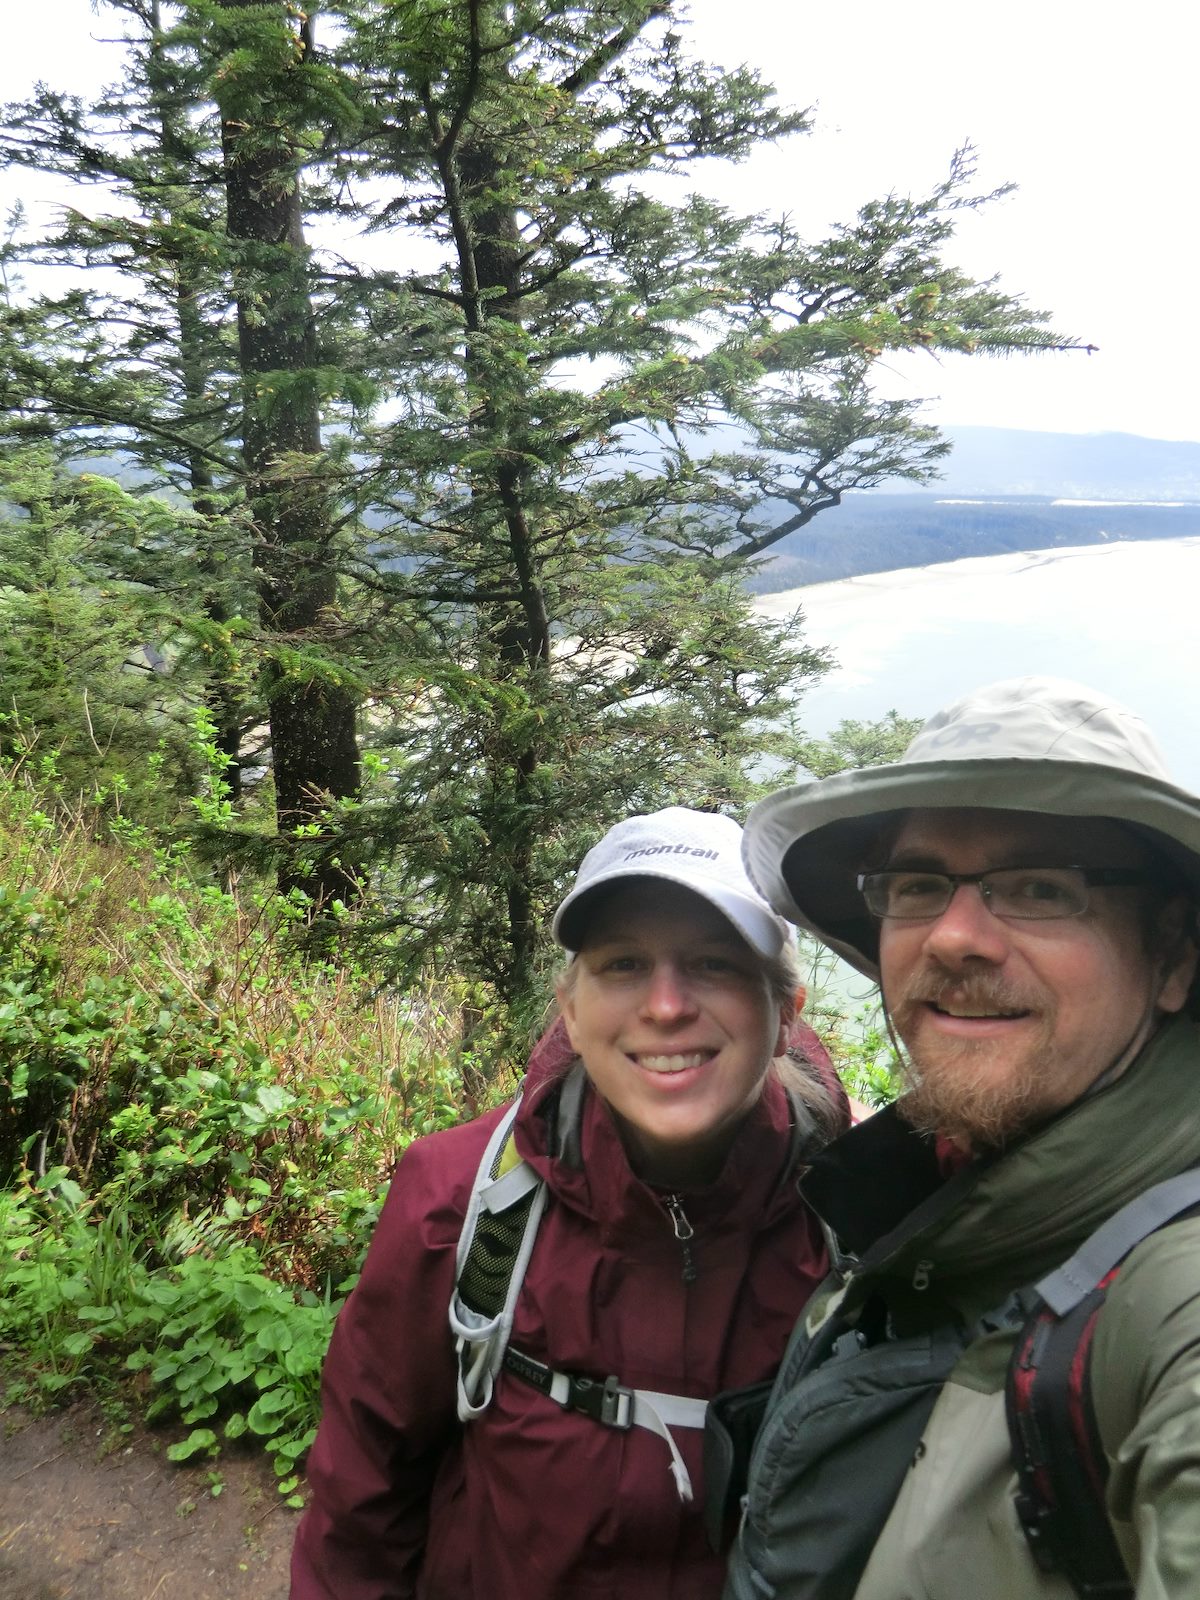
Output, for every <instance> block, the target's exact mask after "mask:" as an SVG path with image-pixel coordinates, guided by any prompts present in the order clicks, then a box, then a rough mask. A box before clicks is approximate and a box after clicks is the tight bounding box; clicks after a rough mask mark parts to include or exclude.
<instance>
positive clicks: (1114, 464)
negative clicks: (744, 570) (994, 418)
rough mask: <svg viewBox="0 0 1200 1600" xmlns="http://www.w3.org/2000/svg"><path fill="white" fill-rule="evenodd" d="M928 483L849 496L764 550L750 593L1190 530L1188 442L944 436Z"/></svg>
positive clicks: (1199, 530) (1199, 465)
mask: <svg viewBox="0 0 1200 1600" xmlns="http://www.w3.org/2000/svg"><path fill="white" fill-rule="evenodd" d="M946 434H947V436H948V437H949V438H950V439H951V440H952V442H953V446H954V448H953V451H952V453H951V455H950V456H949V457H948V458H947V460H946V462H945V464H944V471H943V476H942V478H941V479H940V480H939V481H938V482H937V484H936V485H932V484H926V485H922V486H921V487H919V488H913V487H910V486H909V485H907V484H887V485H884V486H883V487H882V488H880V489H876V490H871V491H869V492H864V493H861V494H851V495H848V496H847V497H846V499H845V500H844V501H843V503H842V504H841V505H840V506H838V507H837V508H836V509H835V510H833V511H826V512H823V513H822V514H821V515H820V516H819V517H817V518H816V519H815V520H814V521H813V522H812V523H810V524H809V526H808V527H807V528H805V529H803V530H802V531H801V532H799V533H796V534H793V535H792V536H791V537H790V538H788V539H784V540H782V541H781V543H780V544H778V545H776V546H775V547H774V553H773V555H772V557H771V558H770V559H769V560H768V561H766V562H764V563H763V565H762V566H760V567H759V568H758V570H757V572H756V573H755V574H754V576H753V577H752V579H751V581H750V587H751V589H752V590H754V592H756V593H758V594H773V593H776V592H777V591H779V590H781V589H791V588H794V587H796V586H798V585H801V584H809V583H828V582H831V581H833V580H834V579H836V578H851V577H857V576H858V575H859V574H861V573H865V572H891V571H894V570H896V569H898V568H901V567H923V566H930V565H933V564H935V563H938V562H943V561H958V560H960V559H961V558H962V557H964V556H990V555H1001V554H1003V553H1005V552H1007V551H1013V550H1052V549H1056V548H1059V547H1061V546H1066V545H1087V544H1104V543H1108V542H1109V541H1111V540H1114V539H1173V538H1181V537H1184V536H1186V535H1190V534H1200V444H1190V443H1177V442H1172V441H1170V440H1167V439H1142V438H1139V437H1138V436H1137V435H1136V434H1132V433H1083V434H1081V433H1030V432H1025V431H1022V430H1020V429H1017V428H947V429H946Z"/></svg>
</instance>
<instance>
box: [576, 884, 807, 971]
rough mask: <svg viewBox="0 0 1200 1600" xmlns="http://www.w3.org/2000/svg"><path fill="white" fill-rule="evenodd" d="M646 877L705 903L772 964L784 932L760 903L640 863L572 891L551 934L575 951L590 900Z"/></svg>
mask: <svg viewBox="0 0 1200 1600" xmlns="http://www.w3.org/2000/svg"><path fill="white" fill-rule="evenodd" d="M646 878H654V879H658V880H660V881H664V882H667V883H677V884H678V885H679V887H680V888H681V889H686V890H687V891H688V892H689V894H694V895H695V896H696V898H697V899H698V900H705V901H707V902H708V904H709V905H711V906H713V907H714V908H715V909H716V910H717V911H719V912H720V913H721V915H722V916H723V917H724V918H725V920H726V921H727V922H728V923H729V924H730V925H731V926H732V928H733V930H734V932H735V933H736V934H737V935H738V937H739V938H741V939H744V940H745V942H746V943H747V944H748V945H749V946H750V948H751V949H752V950H754V951H755V953H756V954H758V955H760V956H762V957H763V959H764V960H766V961H773V960H774V959H775V957H776V956H777V955H778V954H779V952H780V951H781V950H782V949H783V945H784V942H785V940H786V938H787V936H788V935H787V930H786V928H784V927H783V925H782V924H781V923H779V922H777V921H776V919H775V918H774V917H773V916H772V915H771V914H770V912H769V911H767V909H766V907H765V906H763V905H762V904H761V903H758V902H756V901H754V900H751V899H750V898H749V896H747V895H740V894H738V893H737V891H736V890H734V889H728V888H726V887H725V886H724V885H723V884H709V883H704V884H700V883H698V882H697V881H696V880H695V879H694V878H688V877H685V876H684V875H683V874H682V873H675V872H671V871H669V870H668V869H666V868H665V867H658V868H655V867H650V866H644V865H640V864H639V866H638V870H637V871H636V872H631V871H630V870H629V868H628V867H627V866H624V865H622V866H621V867H619V868H614V869H613V870H612V871H611V872H606V873H602V874H600V875H599V876H598V877H595V878H593V879H592V881H591V882H590V883H588V884H585V885H584V887H583V888H581V889H575V890H573V891H572V892H571V893H570V894H569V895H568V896H567V898H566V899H565V900H564V901H563V903H562V904H561V905H560V906H559V908H558V910H557V911H556V912H555V914H554V921H553V923H552V924H551V926H550V932H551V934H552V935H553V937H554V938H555V939H556V940H557V941H558V943H559V944H560V945H562V946H563V948H564V949H565V950H570V951H572V952H574V951H577V950H579V948H580V947H581V945H582V943H583V940H584V937H585V935H586V932H587V923H588V920H589V918H590V917H591V916H592V915H593V913H594V905H593V901H594V899H595V897H596V895H597V893H598V892H601V891H603V890H606V889H612V888H614V887H616V886H618V885H620V884H624V883H636V882H637V881H638V880H639V879H646Z"/></svg>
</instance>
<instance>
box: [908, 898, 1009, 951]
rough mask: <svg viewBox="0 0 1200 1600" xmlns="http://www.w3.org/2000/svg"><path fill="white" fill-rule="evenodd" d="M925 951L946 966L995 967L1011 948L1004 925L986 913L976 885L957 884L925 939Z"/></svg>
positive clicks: (985, 905)
mask: <svg viewBox="0 0 1200 1600" xmlns="http://www.w3.org/2000/svg"><path fill="white" fill-rule="evenodd" d="M925 948H926V949H927V950H928V951H929V953H930V954H931V955H934V956H936V957H937V959H938V960H939V961H941V962H943V963H945V964H947V965H950V966H953V965H955V964H956V963H958V962H963V961H971V960H977V961H990V962H991V963H992V964H993V965H995V966H999V965H1000V963H1001V962H1002V961H1003V960H1004V959H1005V957H1006V956H1007V955H1008V952H1009V949H1010V948H1011V936H1010V934H1009V930H1008V927H1007V925H1006V924H1005V923H1004V922H1002V921H1001V919H1000V918H999V917H997V916H993V914H992V912H991V911H990V910H989V909H988V903H987V901H986V900H985V899H984V896H983V893H982V891H981V890H980V887H979V885H978V884H977V883H960V884H959V885H958V886H957V887H956V889H955V891H954V893H953V894H952V895H951V897H950V904H949V905H948V906H947V907H946V909H945V911H943V912H942V914H941V916H940V917H938V918H937V919H936V920H935V921H934V922H932V923H930V925H929V931H928V933H927V934H926V935H925Z"/></svg>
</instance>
